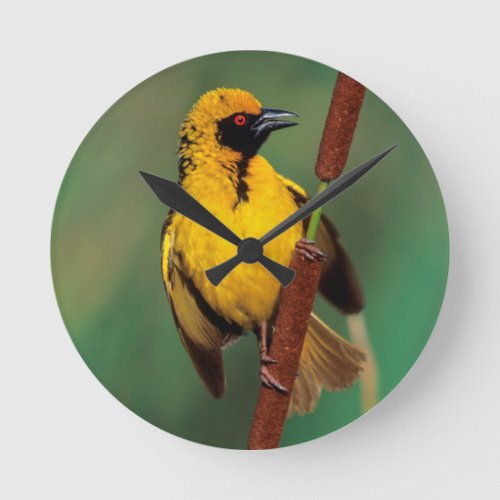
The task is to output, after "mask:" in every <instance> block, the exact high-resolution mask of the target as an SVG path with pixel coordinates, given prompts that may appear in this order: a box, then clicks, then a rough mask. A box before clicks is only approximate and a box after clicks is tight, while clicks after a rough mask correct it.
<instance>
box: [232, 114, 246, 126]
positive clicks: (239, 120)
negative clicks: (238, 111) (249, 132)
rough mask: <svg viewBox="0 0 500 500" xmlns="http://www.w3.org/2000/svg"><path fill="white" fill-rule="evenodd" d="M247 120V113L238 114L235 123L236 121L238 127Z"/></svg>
mask: <svg viewBox="0 0 500 500" xmlns="http://www.w3.org/2000/svg"><path fill="white" fill-rule="evenodd" d="M246 122H247V117H246V116H245V115H236V116H235V117H234V123H236V125H238V127H241V126H242V125H245V123H246Z"/></svg>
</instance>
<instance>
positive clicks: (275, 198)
mask: <svg viewBox="0 0 500 500" xmlns="http://www.w3.org/2000/svg"><path fill="white" fill-rule="evenodd" d="M244 174H245V175H244V177H242V178H241V179H239V181H238V179H237V178H236V179H235V177H234V176H231V175H228V172H227V171H225V170H224V169H223V168H213V169H208V168H204V169H199V171H198V170H197V171H195V172H193V173H191V174H190V175H188V176H186V177H185V178H184V179H183V182H182V185H183V187H184V189H186V190H187V191H188V192H189V193H190V194H191V195H192V196H194V198H195V199H197V200H198V201H199V202H200V203H201V204H202V205H203V206H204V207H206V208H207V209H208V210H210V212H212V213H213V214H214V215H215V216H216V217H217V218H218V219H220V220H221V221H222V222H223V223H224V224H226V225H227V226H228V227H229V228H230V229H231V230H232V231H233V232H234V233H235V234H237V235H238V236H239V237H240V238H242V239H243V238H248V237H254V238H260V237H261V236H262V235H264V234H265V233H266V232H267V231H269V230H270V229H272V228H273V227H274V226H276V225H277V224H279V223H280V222H281V221H282V220H283V219H285V218H286V217H287V216H289V215H290V214H292V213H293V212H294V211H295V210H297V205H296V203H295V201H294V199H293V196H292V195H291V193H290V192H289V190H288V189H287V187H286V185H285V184H284V183H283V181H282V179H281V178H280V177H279V176H278V175H277V173H276V172H275V171H274V169H273V168H272V167H271V165H270V164H269V163H268V162H267V161H266V160H265V159H264V158H262V157H260V156H256V157H254V158H252V159H251V160H250V161H249V162H248V165H247V168H246V171H245V173H244ZM239 182H244V183H245V184H244V185H243V188H242V187H241V185H240V184H239ZM238 186H240V198H239V197H238ZM242 192H244V196H242ZM245 195H246V196H245ZM171 231H172V239H171V245H170V251H172V252H173V258H174V259H176V265H180V266H182V268H183V272H184V273H185V274H186V276H188V277H189V278H191V279H192V281H193V283H194V285H195V286H196V288H197V289H198V290H199V291H200V292H201V294H202V295H203V297H204V299H205V300H206V301H207V303H208V304H209V305H210V306H211V307H212V309H214V311H216V312H217V313H218V314H220V315H222V316H223V317H224V318H226V319H227V320H228V321H233V322H236V323H238V324H240V325H241V326H243V327H244V328H246V329H251V328H254V327H255V325H256V324H257V323H258V322H260V321H263V320H266V319H269V318H270V317H271V315H272V313H273V311H274V308H275V306H276V302H277V300H278V297H279V293H280V285H279V283H278V282H277V281H276V279H275V278H274V277H273V276H272V275H271V274H269V272H268V271H267V270H266V269H265V268H264V267H262V266H261V265H260V264H259V263H255V264H240V265H239V266H238V267H236V269H234V270H233V271H232V272H231V273H230V274H229V275H228V276H227V277H226V278H225V279H224V280H223V281H222V282H221V283H220V284H219V285H218V286H217V287H216V286H214V285H212V284H211V283H210V282H209V281H208V279H207V278H206V276H205V270H207V269H210V268H211V267H214V266H216V265H218V264H221V263H222V262H224V261H226V260H227V259H230V258H231V257H233V256H234V255H235V253H236V247H235V246H234V245H232V244H231V243H228V242H226V241H225V240H223V239H221V238H220V237H219V236H217V235H215V234H213V233H211V232H210V231H207V230H206V229H204V228H202V227H201V226H199V225H198V224H196V223H194V222H191V221H190V220H189V219H187V218H185V217H183V216H181V215H179V214H176V215H175V216H174V219H173V221H172V227H171ZM302 233H303V225H302V223H299V224H297V225H296V226H294V227H292V228H290V229H289V230H288V231H286V232H285V233H283V234H282V235H280V236H279V237H277V238H276V239H274V240H273V241H271V242H270V243H268V244H267V245H266V246H265V247H264V253H265V255H267V256H268V257H269V258H271V259H274V260H276V261H277V262H279V263H281V264H284V265H288V264H289V263H290V260H291V257H292V254H293V250H294V246H295V243H296V242H297V240H298V239H299V238H300V237H301V236H302ZM165 257H166V256H164V258H165Z"/></svg>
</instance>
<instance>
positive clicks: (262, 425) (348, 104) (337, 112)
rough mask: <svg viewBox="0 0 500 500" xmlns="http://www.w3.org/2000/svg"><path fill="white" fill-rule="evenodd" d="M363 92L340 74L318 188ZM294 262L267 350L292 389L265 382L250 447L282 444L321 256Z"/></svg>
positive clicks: (343, 147) (340, 153)
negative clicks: (280, 389)
mask: <svg viewBox="0 0 500 500" xmlns="http://www.w3.org/2000/svg"><path fill="white" fill-rule="evenodd" d="M364 93H365V88H364V87H363V85H361V84H360V83H358V82H357V81H355V80H353V79H352V78H350V77H348V76H347V75H344V74H343V73H339V74H338V77H337V81H336V83H335V87H334V90H333V94H332V100H331V102H330V108H329V110H328V115H327V118H326V122H325V127H324V130H323V136H322V138H321V143H320V146H319V151H318V157H317V159H316V167H315V172H316V175H317V176H318V177H319V179H320V180H321V181H322V182H321V183H320V187H319V190H321V189H324V187H325V185H326V183H328V182H329V181H331V180H333V179H336V178H337V177H338V176H339V175H340V174H341V173H342V171H343V169H344V167H345V164H346V162H347V157H348V155H349V149H350V147H351V143H352V138H353V135H354V130H355V128H356V123H357V120H358V116H359V112H360V110H361V105H362V102H363V97H364ZM320 215H321V212H320V210H318V211H316V212H315V213H314V214H313V215H312V216H311V221H310V223H309V230H308V234H307V237H308V238H309V239H314V237H315V232H316V229H317V226H318V223H319V217H320ZM290 267H292V269H294V270H295V271H296V273H297V274H296V276H295V280H294V281H293V283H292V284H291V285H290V286H289V287H288V288H285V289H284V290H283V293H282V297H281V303H280V308H279V311H278V315H277V318H276V322H275V331H274V335H273V340H272V345H271V348H270V352H269V354H270V356H271V357H272V358H275V359H277V360H278V364H276V365H273V366H272V368H271V369H272V372H273V375H274V376H275V377H276V378H277V379H278V380H279V381H280V382H281V383H282V384H283V385H284V386H285V387H286V388H288V389H289V393H288V394H283V393H280V392H278V391H276V390H275V389H270V388H268V387H266V386H264V385H262V386H261V389H260V392H259V396H258V399H257V405H256V407H255V412H254V416H253V420H252V427H251V429H250V437H249V441H248V448H249V449H250V450H256V449H269V448H277V447H278V446H279V442H280V439H281V435H282V432H283V426H284V424H285V419H286V415H287V412H288V407H289V405H290V396H291V392H292V389H293V384H294V382H295V378H296V374H297V370H298V366H299V360H300V354H301V352H302V346H303V344H304V339H305V335H306V332H307V326H308V324H309V317H310V314H311V311H312V307H313V304H314V298H315V296H316V293H317V291H318V285H319V278H320V272H321V263H320V262H316V261H315V262H310V261H307V260H305V259H303V258H302V257H300V256H299V255H297V254H295V255H294V257H293V259H292V262H291V265H290Z"/></svg>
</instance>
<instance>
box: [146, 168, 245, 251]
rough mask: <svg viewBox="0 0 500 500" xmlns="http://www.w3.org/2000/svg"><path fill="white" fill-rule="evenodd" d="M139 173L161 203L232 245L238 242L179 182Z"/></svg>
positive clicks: (236, 237)
mask: <svg viewBox="0 0 500 500" xmlns="http://www.w3.org/2000/svg"><path fill="white" fill-rule="evenodd" d="M139 173H140V174H141V175H142V177H143V179H144V180H145V181H146V183H147V184H148V186H149V187H150V188H151V189H152V190H153V192H154V194H156V196H157V197H158V199H159V200H160V201H161V202H162V203H164V204H165V205H167V206H168V207H170V208H171V209H173V210H175V211H176V212H179V213H180V214H182V215H184V217H187V218H188V219H191V220H192V221H193V222H196V223H197V224H199V225H200V226H203V227H204V228H205V229H208V230H209V231H211V232H212V233H215V234H217V235H218V236H220V237H221V238H223V239H224V240H226V241H229V242H230V243H232V244H233V245H238V244H239V243H240V241H241V239H240V238H238V236H236V235H235V234H234V233H233V232H232V231H231V230H230V229H229V228H228V227H227V226H226V225H225V224H223V223H222V222H221V221H220V220H219V219H217V217H215V216H214V215H212V214H211V213H210V212H209V211H208V210H207V209H206V208H205V207H204V206H203V205H202V204H201V203H199V202H197V201H196V200H195V199H194V198H193V197H192V196H191V195H190V194H189V193H188V192H187V191H186V190H184V189H183V188H182V187H181V186H179V184H177V183H176V182H173V181H169V180H167V179H163V178H162V177H157V176H156V175H152V174H148V173H146V172H139Z"/></svg>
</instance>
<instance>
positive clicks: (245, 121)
mask: <svg viewBox="0 0 500 500" xmlns="http://www.w3.org/2000/svg"><path fill="white" fill-rule="evenodd" d="M332 93H333V100H332ZM296 125H298V126H296ZM320 144H321V146H320ZM395 145H398V147H397V148H396V149H393V146H395ZM318 151H319V154H318ZM322 156H323V158H321V157H322ZM320 164H321V165H320ZM315 165H316V168H315ZM139 172H141V174H142V175H140V174H139ZM318 175H319V177H321V179H319V178H318ZM330 181H332V182H330ZM329 182H330V183H329ZM317 193H319V194H317ZM340 194H342V196H340ZM311 199H312V201H310V200H311ZM52 269H53V279H54V285H55V290H56V294H57V299H58V302H59V306H60V309H61V313H62V316H63V319H64V322H65V324H66V326H67V328H68V331H69V334H70V336H71V339H72V341H73V342H74V344H75V346H76V348H77V349H78V351H79V353H80V354H81V356H82V358H83V360H84V361H85V362H86V364H87V365H88V367H89V368H90V369H91V370H92V372H93V373H94V374H95V376H96V377H97V378H98V379H99V380H100V381H101V383H102V384H103V385H104V386H105V387H106V388H107V389H108V390H109V392H111V394H113V395H114V396H115V397H116V398H118V399H119V400H120V401H121V402H122V403H123V404H124V405H125V406H127V407H128V408H129V409H130V410H132V411H134V412H135V413H136V414H137V415H139V416H141V417H142V418H144V419H145V420H147V421H148V422H151V423H152V424H154V425H156V426H158V427H160V428H162V429H164V430H165V431H167V432H170V433H173V434H175V435H177V436H181V437H183V438H186V439H189V440H192V441H195V442H199V443H203V444H209V445H213V446H220V447H226V448H241V449H244V448H247V447H248V446H249V447H250V448H272V447H276V446H287V445H292V444H297V443H301V442H304V441H307V440H310V439H314V438H317V437H320V436H323V435H325V434H328V433H330V432H332V431H334V430H336V429H338V428H340V427H342V426H344V425H346V424H348V423H350V422H352V421H353V420H355V419H357V418H358V417H359V416H361V415H362V414H363V413H365V412H366V411H368V410H369V409H370V408H371V407H373V406H374V405H375V404H376V403H377V402H378V401H380V400H381V399H382V398H384V397H385V396H386V395H387V394H388V393H389V392H390V391H391V390H392V389H393V388H394V387H395V386H396V385H397V384H398V383H399V382H400V381H401V379H402V378H403V377H404V375H405V374H406V373H407V371H408V370H409V369H410V368H411V366H412V365H413V363H414V362H415V360H416V359H417V357H418V356H419V354H420V353H421V351H422V349H423V347H424V345H425V343H426V342H427V339H428V338H429V336H430V334H431V331H432V329H433V326H434V323H435V321H436V319H437V315H438V313H439V309H440V307H441V303H442V299H443V295H444V290H445V286H446V278H447V271H448V229H447V222H446V214H445V209H444V205H443V200H442V197H441V194H440V191H439V186H438V184H437V181H436V178H435V176H434V173H433V171H432V168H431V166H430V164H429V162H428V160H427V158H426V157H425V154H424V153H423V151H422V149H421V148H420V146H419V144H418V143H417V141H416V139H415V138H414V137H413V135H412V134H411V132H410V131H409V130H408V128H407V127H406V126H405V124H404V123H403V122H402V121H401V120H400V119H399V118H398V117H397V115H396V114H395V113H394V112H393V111H392V110H391V108H389V107H388V106H387V105H386V104H385V103H384V102H383V101H382V100H381V99H380V98H378V97H377V96H376V95H375V94H373V93H371V92H370V90H369V89H365V88H364V87H363V86H362V85H361V84H360V83H358V82H356V81H354V80H352V79H351V78H349V77H348V76H346V75H344V74H342V73H339V72H338V71H336V70H334V69H332V68H329V67H327V66H324V65H322V64H319V63H316V62H313V61H311V60H308V59H303V58H300V57H296V56H291V55H286V54H280V53H274V52H257V51H244V52H227V53H220V54H213V55H209V56H204V57H200V58H197V59H193V60H190V61H186V62H185V63H182V64H178V65H176V66H174V67H172V68H168V69H166V70H164V71H162V72H160V73H158V74H156V75H154V76H152V77H150V78H148V79H147V80H145V81H144V82H142V83H141V84H140V85H138V86H136V87H135V88H134V89H132V90H131V91H130V92H129V93H127V94H126V95H125V96H123V97H122V98H121V99H119V100H118V101H117V102H116V103H115V104H114V105H113V106H112V107H111V108H110V109H109V110H108V111H107V112H106V113H105V114H104V115H103V116H102V117H101V118H100V119H99V120H98V122H97V123H96V125H95V126H94V127H93V128H92V130H91V131H90V132H89V134H88V135H87V136H86V138H85V139H84V141H83V142H82V144H81V146H80V147H79V149H78V151H77V152H76V154H75V156H74V158H73V160H72V162H71V164H70V166H69V168H68V172H67V174H66V176H65V178H64V181H63V184H62V187H61V190H60V193H59V197H58V200H57V205H56V210H55V214H54V222H53V229H52Z"/></svg>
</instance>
